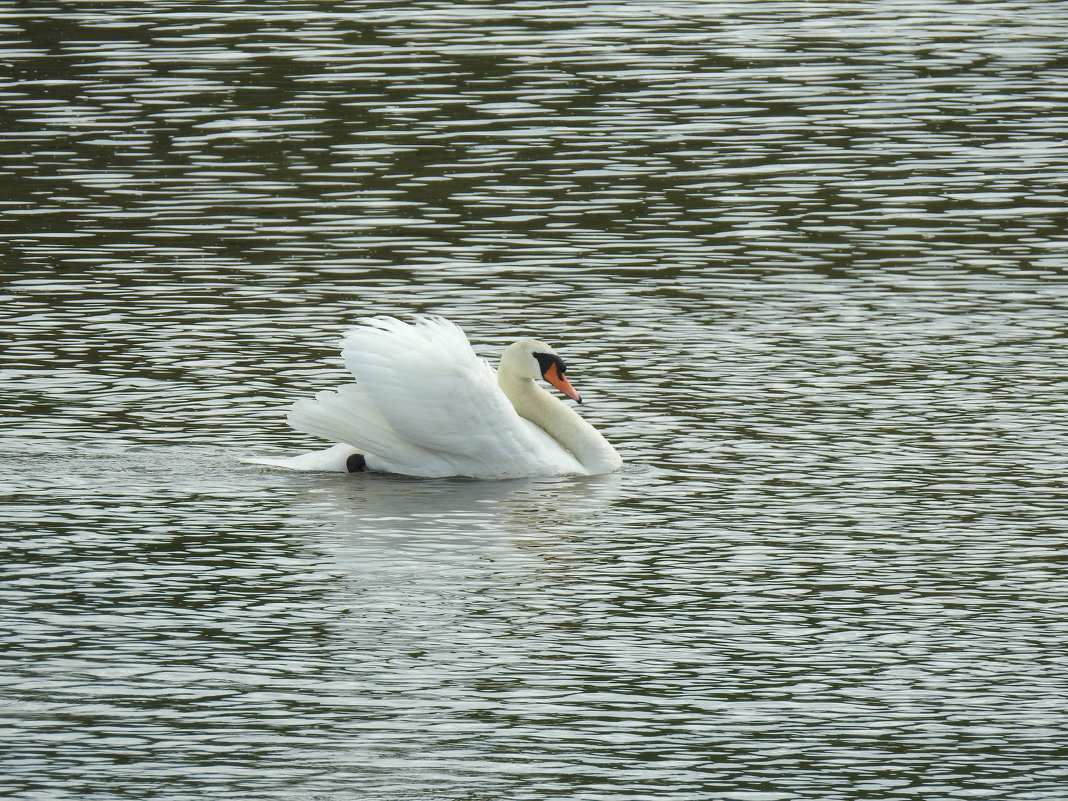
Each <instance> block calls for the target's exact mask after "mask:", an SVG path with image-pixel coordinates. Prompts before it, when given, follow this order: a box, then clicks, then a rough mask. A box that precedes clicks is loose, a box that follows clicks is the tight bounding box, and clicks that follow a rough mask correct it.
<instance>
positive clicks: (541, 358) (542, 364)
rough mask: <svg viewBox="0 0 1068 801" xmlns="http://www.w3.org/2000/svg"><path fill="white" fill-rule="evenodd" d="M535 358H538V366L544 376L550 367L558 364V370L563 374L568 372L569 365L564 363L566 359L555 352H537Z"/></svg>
mask: <svg viewBox="0 0 1068 801" xmlns="http://www.w3.org/2000/svg"><path fill="white" fill-rule="evenodd" d="M534 358H535V359H537V360H538V367H539V368H540V370H541V374H542V375H543V376H544V375H545V374H546V373H547V372H548V371H549V368H550V367H552V366H553V365H556V371H557V372H558V373H559V374H560V375H563V374H564V373H566V372H567V365H565V364H564V360H563V359H561V358H560V357H559V356H557V355H556V354H555V353H535V354H534Z"/></svg>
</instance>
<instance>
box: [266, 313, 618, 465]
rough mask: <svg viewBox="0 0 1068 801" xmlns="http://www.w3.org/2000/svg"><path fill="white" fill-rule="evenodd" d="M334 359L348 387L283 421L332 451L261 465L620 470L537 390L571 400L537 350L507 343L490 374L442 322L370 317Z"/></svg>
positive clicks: (587, 430)
mask: <svg viewBox="0 0 1068 801" xmlns="http://www.w3.org/2000/svg"><path fill="white" fill-rule="evenodd" d="M341 354H342V357H343V358H344V360H345V365H346V367H347V368H348V369H349V371H350V372H351V373H352V375H353V376H354V377H355V379H356V383H354V384H345V385H343V386H341V387H338V388H337V389H334V390H325V391H322V392H319V393H318V394H317V395H316V396H315V398H314V399H311V398H309V399H305V400H300V401H298V402H297V403H296V404H294V406H293V408H292V409H291V411H290V412H289V415H288V417H287V421H288V422H289V424H290V425H291V426H292V427H293V428H295V429H296V430H298V431H303V432H305V433H309V434H314V435H317V436H321V437H323V438H325V439H328V440H331V441H333V442H336V443H339V444H338V445H335V446H333V447H332V448H328V449H326V450H325V451H319V452H316V453H312V454H304V455H302V456H297V457H292V458H290V459H281V460H278V459H261V460H257V461H258V462H259V463H266V464H273V465H277V466H284V467H289V468H293V469H298V470H322V469H326V470H345V469H347V470H350V471H352V470H357V469H367V470H373V471H381V472H388V473H400V474H404V475H410V476H423V477H432V478H439V477H446V476H467V477H470V478H481V479H504V478H521V477H527V476H549V475H593V474H599V473H608V472H612V471H613V470H616V469H618V468H619V467H621V466H622V459H620V457H619V454H618V453H616V450H615V449H614V448H613V447H612V446H611V445H610V444H609V443H608V441H607V440H606V439H605V438H604V437H603V436H601V434H600V433H599V432H598V431H597V430H596V429H595V428H594V427H593V426H591V425H590V424H589V423H587V422H586V421H585V420H583V419H582V417H580V416H579V415H578V413H576V412H575V411H574V410H573V409H572V408H570V407H569V406H567V405H565V404H564V403H563V402H562V401H560V400H558V399H557V398H554V397H553V396H552V395H550V394H549V393H548V392H546V391H545V390H544V389H542V388H541V387H540V386H539V385H538V384H537V381H538V379H541V378H544V379H545V380H547V381H549V382H550V383H552V384H553V385H554V386H556V387H557V388H558V389H559V390H560V391H562V392H563V393H565V394H566V395H568V397H571V398H572V399H574V400H576V401H579V402H581V398H580V396H579V394H578V393H577V392H576V391H575V389H574V388H573V387H572V386H571V384H570V383H569V382H568V381H567V379H566V378H565V377H564V371H565V370H566V367H565V366H564V363H563V361H561V359H560V357H559V356H558V355H557V354H556V352H555V351H554V350H553V349H552V348H551V347H549V346H548V345H546V344H545V343H544V342H540V341H538V340H536V339H521V340H519V341H518V342H515V343H513V344H512V345H510V346H509V347H508V348H507V349H506V350H505V351H504V354H503V355H502V356H501V361H500V364H499V366H498V369H497V370H494V369H493V368H492V367H491V366H490V365H489V364H488V363H487V362H486V361H484V360H483V359H481V358H479V357H478V356H477V355H476V354H475V352H474V351H473V350H472V348H471V343H470V342H468V340H467V336H466V335H465V334H464V332H463V331H462V330H461V329H460V328H459V327H458V326H456V325H455V324H453V323H451V322H449V321H448V320H445V319H444V318H440V317H423V318H419V319H418V320H416V321H415V322H414V323H406V322H402V321H400V320H397V319H394V318H392V317H375V318H370V319H368V320H364V321H362V322H361V324H360V325H359V326H358V327H357V328H355V329H354V330H353V331H350V332H349V333H348V334H347V335H346V336H345V339H344V342H343V346H342V351H341Z"/></svg>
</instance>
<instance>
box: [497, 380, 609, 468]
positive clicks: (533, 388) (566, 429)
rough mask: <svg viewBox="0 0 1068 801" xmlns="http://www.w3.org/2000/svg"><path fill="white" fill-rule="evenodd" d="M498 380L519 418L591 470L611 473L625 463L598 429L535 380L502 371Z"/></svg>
mask: <svg viewBox="0 0 1068 801" xmlns="http://www.w3.org/2000/svg"><path fill="white" fill-rule="evenodd" d="M497 383H498V385H499V386H500V388H501V390H502V391H503V392H504V394H505V395H507V396H508V400H510V401H511V402H512V406H513V407H515V410H516V412H517V413H518V414H519V416H520V417H525V418H526V419H527V420H529V421H530V422H532V423H534V425H536V426H538V427H539V428H541V429H542V430H543V431H544V432H545V433H546V434H548V435H549V436H550V437H552V438H553V439H554V440H556V442H557V443H558V444H559V445H560V446H561V447H563V448H564V449H565V450H567V451H569V452H570V453H571V454H572V455H573V456H574V457H575V458H576V459H577V460H578V461H579V462H580V463H581V464H582V466H583V467H585V468H586V469H587V470H588V471H589V472H590V473H603V472H610V471H612V470H615V469H617V468H618V467H619V466H620V464H621V463H622V460H621V459H620V458H619V454H617V453H616V451H615V448H613V447H612V446H611V445H610V444H609V443H608V440H606V439H605V438H604V437H603V436H601V433H600V432H599V431H598V430H597V429H595V428H594V427H593V426H592V425H590V424H589V423H587V422H586V421H585V420H583V419H582V417H581V416H580V415H579V414H578V413H577V412H576V411H575V410H574V409H572V408H571V407H570V406H567V405H566V404H565V403H563V402H562V401H560V400H557V399H556V398H554V397H553V396H552V395H550V394H549V393H548V392H546V391H545V390H544V389H542V388H541V387H540V386H538V384H537V383H536V382H535V381H534V379H532V378H523V377H520V376H516V375H510V374H509V373H508V372H506V371H499V372H498V374H497Z"/></svg>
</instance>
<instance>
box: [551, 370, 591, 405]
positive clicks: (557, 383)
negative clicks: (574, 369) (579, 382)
mask: <svg viewBox="0 0 1068 801" xmlns="http://www.w3.org/2000/svg"><path fill="white" fill-rule="evenodd" d="M544 375H545V380H546V381H548V382H549V383H550V384H552V385H553V386H554V387H556V388H557V389H558V390H560V391H561V392H563V393H564V394H565V395H567V397H569V398H571V400H573V401H578V402H579V403H582V396H581V395H579V394H578V390H576V389H575V388H574V387H573V386H571V384H570V382H568V380H567V379H566V378H564V374H563V373H561V372H560V365H558V364H550V365H549V369H548V370H546V371H545V373H544Z"/></svg>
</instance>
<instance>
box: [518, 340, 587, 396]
mask: <svg viewBox="0 0 1068 801" xmlns="http://www.w3.org/2000/svg"><path fill="white" fill-rule="evenodd" d="M498 369H499V371H500V372H501V373H508V374H511V375H513V376H516V377H517V378H529V379H531V380H532V381H536V380H537V379H539V378H544V379H545V380H546V381H548V382H549V383H550V384H552V385H553V386H554V387H556V388H557V389H558V390H560V391H561V392H562V393H564V394H565V395H566V396H567V397H569V398H571V399H572V400H574V401H578V402H579V403H582V396H581V395H579V394H578V391H577V390H576V389H575V388H574V387H573V386H571V384H570V382H569V381H568V380H567V379H566V378H565V377H564V373H565V372H566V371H567V366H566V365H565V364H564V360H563V359H561V358H560V357H559V356H558V355H557V353H556V351H555V350H553V349H552V348H551V347H549V346H548V345H546V344H545V343H544V342H542V341H540V340H537V339H521V340H519V341H518V342H513V343H512V344H511V345H509V346H508V347H507V348H505V351H504V354H503V355H502V356H501V364H500V367H499V368H498Z"/></svg>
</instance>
